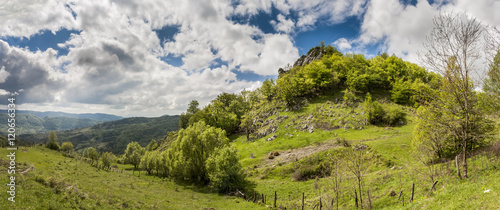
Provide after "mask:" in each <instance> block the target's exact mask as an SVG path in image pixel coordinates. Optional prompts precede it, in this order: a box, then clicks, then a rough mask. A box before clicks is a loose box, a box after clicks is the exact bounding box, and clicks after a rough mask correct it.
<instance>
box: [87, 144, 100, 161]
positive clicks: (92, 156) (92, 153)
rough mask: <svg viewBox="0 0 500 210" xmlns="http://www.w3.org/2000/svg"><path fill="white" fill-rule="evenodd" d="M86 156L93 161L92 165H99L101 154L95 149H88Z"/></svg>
mask: <svg viewBox="0 0 500 210" xmlns="http://www.w3.org/2000/svg"><path fill="white" fill-rule="evenodd" d="M86 155H87V157H88V158H90V160H91V161H92V162H91V164H92V165H94V163H96V164H97V161H98V160H99V152H97V150H96V149H95V148H94V147H89V148H87V152H86Z"/></svg>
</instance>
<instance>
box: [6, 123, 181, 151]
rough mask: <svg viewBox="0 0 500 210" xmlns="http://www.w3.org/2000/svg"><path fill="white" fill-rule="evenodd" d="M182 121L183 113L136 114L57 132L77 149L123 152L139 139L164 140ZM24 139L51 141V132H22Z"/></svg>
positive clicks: (143, 144) (59, 139)
mask: <svg viewBox="0 0 500 210" xmlns="http://www.w3.org/2000/svg"><path fill="white" fill-rule="evenodd" d="M16 120H17V118H16ZM178 123H179V116H162V117H156V118H146V117H132V118H125V119H121V120H116V121H110V122H104V123H100V124H96V125H94V126H91V127H86V128H79V129H73V130H64V131H57V132H56V134H57V137H58V141H59V142H66V141H68V142H71V143H72V144H73V145H74V146H75V149H76V150H81V149H84V148H87V147H95V148H97V149H98V150H99V151H102V152H106V151H108V152H113V153H115V154H122V153H123V151H124V150H125V148H126V147H127V144H128V143H130V142H132V141H137V142H139V143H140V144H141V145H142V146H146V145H147V144H148V143H149V142H150V141H151V140H152V139H156V140H160V139H162V138H163V137H165V136H166V135H167V134H168V133H169V132H170V131H175V130H177V129H178ZM20 139H22V140H25V141H27V142H34V143H47V142H48V133H42V134H30V135H21V136H20Z"/></svg>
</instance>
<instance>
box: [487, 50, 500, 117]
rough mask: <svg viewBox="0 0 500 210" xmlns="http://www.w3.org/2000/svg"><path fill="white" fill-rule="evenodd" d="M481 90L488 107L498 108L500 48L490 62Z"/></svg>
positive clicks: (499, 97) (499, 105)
mask: <svg viewBox="0 0 500 210" xmlns="http://www.w3.org/2000/svg"><path fill="white" fill-rule="evenodd" d="M483 90H484V94H485V98H486V99H487V100H486V103H487V105H488V107H490V108H492V109H493V110H494V111H498V110H500V50H499V51H498V52H497V54H496V55H495V57H494V58H493V61H492V62H491V63H490V66H489V70H488V78H487V79H486V80H485V82H484V86H483Z"/></svg>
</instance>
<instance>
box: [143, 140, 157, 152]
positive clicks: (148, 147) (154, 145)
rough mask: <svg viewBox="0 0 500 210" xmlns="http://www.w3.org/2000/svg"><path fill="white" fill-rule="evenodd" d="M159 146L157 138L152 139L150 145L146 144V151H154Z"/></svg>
mask: <svg viewBox="0 0 500 210" xmlns="http://www.w3.org/2000/svg"><path fill="white" fill-rule="evenodd" d="M157 148H158V143H156V140H154V139H152V140H151V142H149V144H148V146H146V151H153V150H155V149H157Z"/></svg>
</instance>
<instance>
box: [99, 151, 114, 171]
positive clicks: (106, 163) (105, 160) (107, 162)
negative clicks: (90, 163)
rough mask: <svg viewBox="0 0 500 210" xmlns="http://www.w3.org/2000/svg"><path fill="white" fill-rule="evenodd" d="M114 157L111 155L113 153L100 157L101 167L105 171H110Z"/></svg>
mask: <svg viewBox="0 0 500 210" xmlns="http://www.w3.org/2000/svg"><path fill="white" fill-rule="evenodd" d="M115 159H116V157H115V155H113V153H111V152H105V153H103V154H102V155H101V162H102V166H103V167H104V168H106V169H108V170H109V169H110V168H111V164H112V163H114V162H115Z"/></svg>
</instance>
